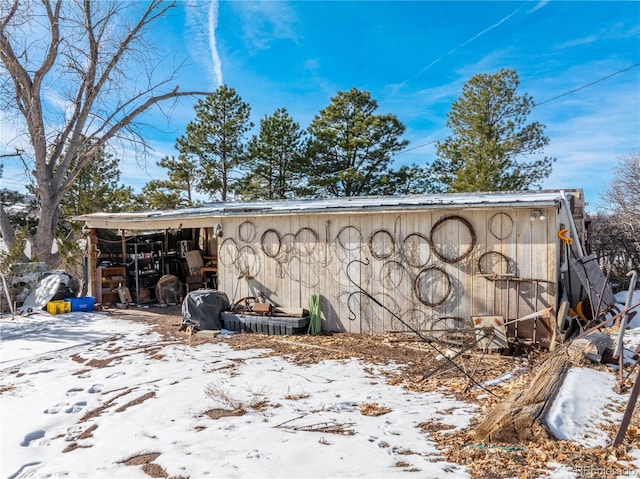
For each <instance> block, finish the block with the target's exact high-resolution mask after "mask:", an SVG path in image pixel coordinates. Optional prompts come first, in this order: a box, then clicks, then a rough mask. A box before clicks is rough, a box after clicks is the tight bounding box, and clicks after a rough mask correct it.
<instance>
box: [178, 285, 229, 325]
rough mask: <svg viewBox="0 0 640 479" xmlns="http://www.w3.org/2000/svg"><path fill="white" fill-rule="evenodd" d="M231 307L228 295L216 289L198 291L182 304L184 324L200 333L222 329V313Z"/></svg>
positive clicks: (192, 293)
mask: <svg viewBox="0 0 640 479" xmlns="http://www.w3.org/2000/svg"><path fill="white" fill-rule="evenodd" d="M229 307H230V304H229V298H228V297H227V295H226V293H224V292H222V291H217V290H215V289H197V290H195V291H191V292H190V293H188V294H187V297H186V298H185V299H184V301H183V302H182V324H183V325H193V326H195V327H196V328H197V329H199V330H200V331H203V330H205V329H222V323H221V322H220V313H221V312H222V311H227V310H228V309H229Z"/></svg>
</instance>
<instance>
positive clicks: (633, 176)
mask: <svg viewBox="0 0 640 479" xmlns="http://www.w3.org/2000/svg"><path fill="white" fill-rule="evenodd" d="M618 160H619V162H618V167H617V168H616V170H615V173H614V179H613V180H612V181H611V183H610V184H609V186H608V187H607V189H606V190H605V191H604V193H603V200H604V203H605V204H606V211H605V212H603V213H601V214H598V215H594V216H593V217H592V219H591V226H590V228H589V234H590V237H591V241H590V243H591V247H592V250H593V253H595V254H596V256H597V257H598V260H599V262H600V264H601V265H602V266H603V268H605V269H606V270H607V271H608V272H609V277H610V279H611V282H612V283H613V286H614V288H616V289H625V288H626V287H627V282H628V278H627V276H626V274H627V272H628V271H629V270H631V269H635V270H640V153H638V152H631V153H629V154H627V155H624V156H622V157H620V158H619V159H618Z"/></svg>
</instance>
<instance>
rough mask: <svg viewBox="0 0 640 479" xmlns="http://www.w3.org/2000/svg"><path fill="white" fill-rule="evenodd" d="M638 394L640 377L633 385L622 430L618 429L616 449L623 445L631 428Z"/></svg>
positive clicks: (615, 442)
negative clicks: (628, 429) (630, 424)
mask: <svg viewBox="0 0 640 479" xmlns="http://www.w3.org/2000/svg"><path fill="white" fill-rule="evenodd" d="M638 393H640V377H636V381H635V382H634V383H633V389H631V394H629V402H628V403H627V408H626V409H625V411H624V415H623V416H622V422H621V423H620V428H618V433H617V434H616V438H615V439H614V440H613V446H614V447H615V446H619V445H620V444H622V441H623V440H624V437H625V436H626V434H627V428H628V427H629V423H630V422H631V416H632V414H633V410H634V409H635V407H636V402H637V401H638Z"/></svg>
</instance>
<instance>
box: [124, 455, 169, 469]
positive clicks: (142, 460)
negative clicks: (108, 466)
mask: <svg viewBox="0 0 640 479" xmlns="http://www.w3.org/2000/svg"><path fill="white" fill-rule="evenodd" d="M159 457H160V453H159V452H151V453H149V454H140V455H138V456H132V457H130V458H129V459H125V460H124V461H122V464H124V465H125V466H142V465H143V464H149V463H151V462H153V461H155V460H156V459H158V458H159Z"/></svg>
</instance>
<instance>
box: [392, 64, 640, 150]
mask: <svg viewBox="0 0 640 479" xmlns="http://www.w3.org/2000/svg"><path fill="white" fill-rule="evenodd" d="M639 66H640V63H635V64H634V65H631V66H628V67H626V68H623V69H622V70H618V71H617V72H614V73H611V74H609V75H606V76H603V77H602V78H598V79H597V80H594V81H592V82H589V83H585V84H584V85H581V86H579V87H578V88H574V89H573V90H569V91H566V92H564V93H561V94H559V95H556V96H554V97H552V98H549V99H548V100H545V101H543V102H540V103H536V104H535V105H533V108H536V107H538V106H541V105H544V104H545V103H550V102H552V101H555V100H557V99H558V98H562V97H564V96H567V95H571V94H572V93H575V92H577V91H580V90H583V89H585V88H587V87H590V86H593V85H595V84H596V83H600V82H602V81H605V80H608V79H609V78H613V77H614V76H616V75H620V74H621V73H624V72H627V71H629V70H633V69H634V68H637V67H639ZM451 136H452V135H449V136H445V137H444V138H439V139H437V140H432V141H429V142H427V143H422V144H420V145H417V146H413V147H411V148H407V149H405V150H402V151H399V152H398V153H396V154H395V155H393V156H398V155H400V154H402V153H407V152H409V151H413V150H417V149H419V148H424V147H425V146H429V145H432V144H434V143H437V142H439V141H442V140H446V139H447V138H451Z"/></svg>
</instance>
